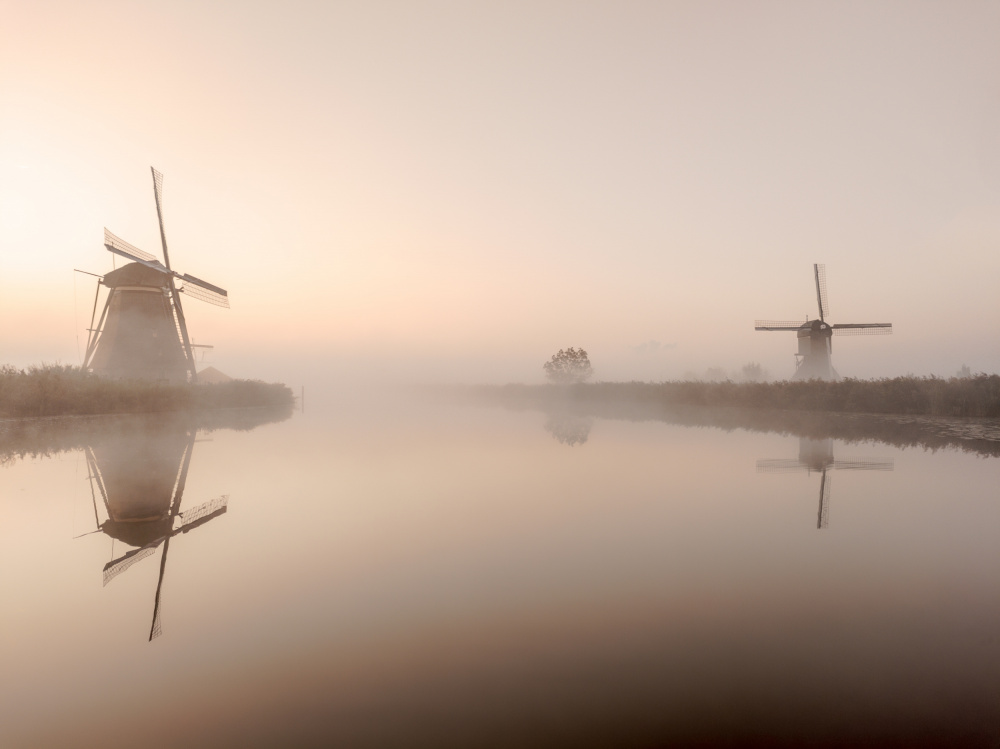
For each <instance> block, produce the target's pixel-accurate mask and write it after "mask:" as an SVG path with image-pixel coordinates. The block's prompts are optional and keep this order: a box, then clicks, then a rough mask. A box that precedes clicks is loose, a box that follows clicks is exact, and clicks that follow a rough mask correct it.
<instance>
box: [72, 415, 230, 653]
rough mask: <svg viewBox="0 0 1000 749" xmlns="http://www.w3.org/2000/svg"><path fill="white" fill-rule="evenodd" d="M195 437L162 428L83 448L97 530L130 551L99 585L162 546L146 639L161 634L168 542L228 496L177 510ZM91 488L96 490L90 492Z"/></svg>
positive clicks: (209, 516)
mask: <svg viewBox="0 0 1000 749" xmlns="http://www.w3.org/2000/svg"><path fill="white" fill-rule="evenodd" d="M195 434H196V430H194V429H181V430H177V429H172V428H168V429H163V428H161V429H158V430H155V431H153V432H150V433H146V434H143V433H139V434H122V435H116V438H115V439H113V440H110V441H109V442H107V443H104V444H96V445H91V446H88V447H87V448H86V456H87V467H88V469H89V472H88V473H89V475H88V478H89V479H90V482H91V484H90V486H91V500H92V502H93V505H94V522H95V523H96V524H97V531H100V532H102V533H104V534H105V535H107V536H110V537H111V538H112V539H114V540H116V541H121V542H123V543H125V544H127V545H129V546H132V547H135V548H133V549H132V550H131V551H129V552H127V553H125V554H123V555H122V556H120V557H118V558H117V559H113V560H111V561H110V562H108V563H107V564H106V565H105V566H104V585H107V584H108V583H109V582H111V581H112V580H114V579H115V578H116V577H117V576H118V575H120V574H121V573H123V572H125V570H127V569H129V568H130V567H131V566H132V565H134V564H135V563H136V562H139V561H142V560H143V559H145V558H146V557H149V556H152V555H153V554H154V553H155V552H156V550H157V549H158V548H160V547H161V546H162V547H163V551H162V554H161V556H160V575H159V578H158V579H157V583H156V594H155V597H154V599H153V621H152V625H151V626H150V630H149V639H150V641H152V640H153V639H154V638H156V637H159V636H160V635H161V634H162V633H163V628H162V625H161V619H160V612H161V605H160V604H161V593H162V591H163V576H164V573H165V572H166V568H167V552H168V551H169V550H170V540H171V539H172V538H174V537H175V536H178V535H180V534H184V533H188V532H190V531H192V530H194V529H195V528H198V527H200V526H202V525H204V524H205V523H207V522H209V521H210V520H214V519H215V518H217V517H219V516H220V515H223V514H225V512H226V511H227V510H228V505H229V497H228V496H221V497H217V498H215V499H212V500H210V501H208V502H205V503H203V504H201V505H198V506H197V507H194V508H192V509H190V510H186V511H184V512H181V510H180V506H181V500H182V498H183V495H184V486H185V484H186V482H187V475H188V468H189V467H190V465H191V453H192V451H193V449H194V442H195ZM95 487H96V488H97V490H98V491H97V492H94V488H95ZM98 493H99V494H100V495H101V499H102V500H103V504H104V509H105V512H106V514H107V518H106V519H105V520H104V521H103V522H101V520H100V517H99V514H98V508H97V494H98ZM97 531H94V532H97Z"/></svg>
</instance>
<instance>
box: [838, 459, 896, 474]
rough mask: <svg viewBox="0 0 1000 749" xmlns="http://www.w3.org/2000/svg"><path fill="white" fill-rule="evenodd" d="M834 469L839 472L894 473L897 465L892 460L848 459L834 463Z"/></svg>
mask: <svg viewBox="0 0 1000 749" xmlns="http://www.w3.org/2000/svg"><path fill="white" fill-rule="evenodd" d="M832 467H833V468H836V469H837V470H838V471H893V470H895V469H896V464H895V463H894V462H893V459H892V458H880V459H869V458H846V459H844V460H835V461H833V464H832Z"/></svg>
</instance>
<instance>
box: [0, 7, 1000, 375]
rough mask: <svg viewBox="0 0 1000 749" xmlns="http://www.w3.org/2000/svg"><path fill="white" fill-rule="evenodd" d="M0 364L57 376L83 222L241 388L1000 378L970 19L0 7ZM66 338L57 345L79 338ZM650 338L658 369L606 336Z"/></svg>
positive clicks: (66, 348)
mask: <svg viewBox="0 0 1000 749" xmlns="http://www.w3.org/2000/svg"><path fill="white" fill-rule="evenodd" d="M0 18H2V23H0V320H2V322H3V326H2V332H0V362H9V363H13V364H16V365H19V366H25V365H27V364H31V363H35V362H41V361H47V362H52V361H61V362H64V363H79V361H80V350H81V349H82V347H83V343H84V342H85V340H86V338H85V336H86V333H85V331H84V328H85V327H86V326H87V325H88V324H89V321H90V310H91V305H92V303H93V294H94V283H93V281H94V279H93V278H92V277H89V276H83V275H80V274H76V273H74V272H73V269H74V268H79V269H82V270H87V271H91V272H95V273H104V272H107V271H109V270H111V268H112V256H111V255H110V254H109V253H108V252H106V251H105V250H104V247H103V242H102V240H103V227H104V226H107V227H108V228H110V229H111V230H112V231H113V232H115V233H116V234H118V235H119V236H121V237H122V238H124V239H125V240H127V241H129V242H131V243H133V244H136V245H138V246H139V247H142V248H144V249H146V250H148V251H150V252H155V253H157V254H159V253H160V247H159V235H158V230H157V223H156V212H155V206H154V203H153V194H152V181H151V178H150V175H149V167H150V166H151V165H153V166H156V168H157V169H159V170H160V171H161V172H163V174H164V175H165V181H164V194H165V200H164V202H165V206H164V212H165V221H166V232H167V239H168V243H169V246H170V254H171V261H172V264H173V266H174V267H175V268H176V269H177V270H180V271H182V272H187V273H191V274H193V275H196V276H199V277H201V278H204V279H205V280H207V281H209V282H211V283H214V284H217V285H219V286H222V287H224V288H226V289H228V291H229V294H230V299H231V303H232V309H230V310H221V309H218V308H216V307H211V306H209V305H205V304H202V303H200V302H198V301H196V300H189V301H188V303H187V304H186V305H185V311H186V313H187V316H188V318H189V327H190V329H191V332H192V335H193V337H194V339H195V341H196V342H199V343H211V344H214V345H215V346H216V348H215V349H214V350H213V352H212V354H211V357H210V363H212V364H214V365H215V366H217V367H218V368H220V369H222V370H223V371H226V372H227V373H229V374H232V375H234V376H238V377H260V378H264V379H280V380H283V381H286V382H289V383H290V384H293V385H294V384H298V383H299V382H306V381H308V382H316V381H322V380H323V379H324V378H327V377H334V376H337V375H345V374H349V373H355V374H357V373H369V374H372V375H375V374H382V375H387V374H392V375H398V374H400V373H406V374H410V375H412V376H415V377H417V378H422V379H431V378H435V377H446V378H448V379H452V380H455V379H458V380H473V381H474V380H484V381H494V382H503V381H525V382H535V381H541V380H542V370H541V365H542V363H543V362H544V361H545V360H546V359H547V358H548V357H549V356H550V355H551V354H552V353H554V352H555V351H556V350H557V349H559V348H563V347H566V346H582V347H584V348H586V349H587V350H588V351H589V352H590V356H591V360H592V362H593V364H594V367H595V370H596V373H597V377H598V378H604V379H629V378H641V379H665V378H676V377H680V376H682V375H683V374H684V373H685V372H688V371H704V370H705V369H706V368H708V367H723V368H726V369H729V370H733V369H737V368H739V367H740V366H741V365H742V364H745V363H747V362H750V361H757V362H760V363H761V364H763V365H764V367H765V368H767V369H768V370H770V372H771V373H772V375H775V376H781V377H787V376H790V375H791V372H792V369H793V366H794V364H793V357H792V354H793V352H794V351H795V341H794V335H792V334H790V333H789V334H782V333H758V332H755V331H754V330H753V324H754V320H755V319H756V318H772V319H797V318H802V319H804V318H805V317H806V316H807V315H808V316H810V317H815V316H816V314H817V312H816V302H815V291H814V287H813V278H812V264H813V263H815V262H821V263H825V264H826V268H827V276H828V284H829V296H830V308H831V315H830V319H831V320H832V321H833V322H835V323H836V322H847V323H852V322H892V323H893V324H894V334H893V335H892V336H891V337H874V336H873V337H863V338H836V339H834V364H835V366H836V367H837V368H838V370H839V371H840V372H841V374H843V375H853V376H860V377H873V376H892V375H896V374H906V373H915V374H930V373H936V374H942V375H951V374H954V373H955V371H956V370H957V369H958V368H959V366H961V365H962V364H968V365H969V366H970V367H972V369H973V370H974V371H989V372H996V371H998V370H1000V346H998V337H1000V336H998V327H1000V295H998V294H997V287H998V281H1000V43H998V39H1000V3H996V2H954V1H950V2H871V1H868V0H866V1H865V2H843V1H838V2H716V3H713V2H675V3H670V2H579V1H573V2H544V1H541V0H534V1H532V2H508V1H505V2H491V3H487V2H418V1H417V0H410V1H408V2H372V1H370V0H366V1H364V2H280V3H279V2H249V1H247V0H244V1H242V2H201V1H199V2H176V1H175V2H170V3H154V2H86V1H83V0H77V1H74V2H39V1H37V0H32V1H31V2H28V1H23V2H19V1H17V0H13V1H12V0H0ZM78 336H79V343H78ZM649 341H658V342H660V343H661V344H673V345H672V346H669V347H667V346H665V347H661V348H660V350H659V351H657V352H655V353H648V349H649V348H651V347H647V353H645V354H642V353H638V352H636V351H635V348H636V347H639V346H641V345H642V344H644V343H647V342H649Z"/></svg>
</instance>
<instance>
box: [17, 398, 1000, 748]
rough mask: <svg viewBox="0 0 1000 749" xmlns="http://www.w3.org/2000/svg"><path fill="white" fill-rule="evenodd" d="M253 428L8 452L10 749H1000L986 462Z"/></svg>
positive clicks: (388, 427)
mask: <svg viewBox="0 0 1000 749" xmlns="http://www.w3.org/2000/svg"><path fill="white" fill-rule="evenodd" d="M257 420H259V421H266V420H267V419H265V418H263V417H261V418H258V419H257ZM253 421H254V418H248V419H244V420H243V421H242V422H241V423H240V424H239V425H238V426H240V427H241V428H240V429H231V428H226V425H224V424H221V423H218V422H217V423H215V424H212V425H210V426H214V427H216V428H214V429H213V430H211V431H208V430H206V429H205V428H204V426H205V425H202V428H201V429H196V428H195V427H196V426H197V425H193V424H191V423H185V422H183V421H171V422H166V423H162V422H151V421H150V420H143V419H138V420H121V419H119V420H118V421H111V420H103V421H102V420H88V421H86V422H76V423H75V424H74V425H71V426H66V424H65V423H64V422H59V423H58V424H54V425H53V424H49V425H48V426H45V427H44V428H39V429H36V430H35V432H32V433H31V434H30V435H28V436H26V437H23V438H17V439H23V444H24V445H27V447H26V448H25V447H24V446H23V445H22V447H21V448H20V451H25V450H26V451H27V453H28V454H27V455H26V456H25V457H23V458H20V457H17V456H16V455H14V454H13V453H15V452H18V450H17V449H15V448H16V443H17V439H15V438H12V437H8V438H7V441H6V443H5V444H6V449H7V457H6V463H5V465H3V466H0V570H2V572H0V597H2V601H3V616H2V619H0V633H2V637H0V664H2V670H0V687H2V701H0V746H2V747H62V746H66V747H69V746H73V747H89V746H95V747H96V746H100V747H126V746H127V747H133V748H134V747H160V746H234V747H245V746H289V745H293V746H296V745H297V746H311V745H316V746H333V745H336V746H436V747H440V746H528V745H539V746H554V745H576V746H581V745H582V746H590V745H595V746H656V745H663V744H671V743H673V744H699V743H700V744H706V745H717V744H722V745H724V744H732V745H747V744H752V743H759V744H787V745H794V744H799V743H801V742H810V743H812V744H823V743H829V744H843V743H849V742H861V743H866V744H871V743H886V744H892V743H895V744H898V745H907V746H912V745H914V744H948V743H952V744H954V745H958V746H977V745H978V746H998V745H1000V492H998V485H1000V459H997V458H993V457H977V456H975V455H971V454H966V453H963V452H960V451H958V450H955V449H945V450H938V451H936V452H931V451H926V450H922V449H913V448H910V449H905V450H903V449H899V448H897V447H892V446H889V445H887V444H883V443H877V442H871V443H857V444H848V443H844V442H842V441H839V440H823V439H811V440H804V439H799V438H797V437H794V436H782V435H780V434H775V433H770V434H761V433H752V432H748V431H743V430H739V429H737V430H732V431H724V430H720V429H710V428H694V427H684V426H677V425H671V424H668V423H662V422H640V423H636V422H629V421H617V420H611V419H587V418H580V417H573V416H567V415H558V414H556V415H551V414H544V413H539V412H532V411H522V412H514V411H506V410H503V409H499V408H485V407H481V408H473V407H460V406H457V405H442V404H441V403H434V404H423V405H421V404H418V403H411V402H406V401H402V400H388V401H381V402H379V403H378V405H377V406H376V407H373V406H371V405H370V404H365V403H362V402H354V403H349V402H347V401H345V402H344V403H340V404H331V405H328V406H324V407H315V408H312V407H311V408H310V410H307V411H306V413H304V414H301V413H296V414H294V415H293V416H292V417H291V418H289V419H287V420H284V421H277V422H274V423H265V424H262V425H260V426H257V427H256V428H249V427H251V426H252V423H253ZM9 431H10V430H9V429H8V432H9ZM32 451H35V452H36V453H37V452H39V451H41V452H43V453H48V454H47V455H37V454H36V455H34V456H32V454H31V453H32ZM178 496H179V497H180V501H179V504H178V502H177V497H178ZM171 503H173V504H171ZM817 526H822V527H817Z"/></svg>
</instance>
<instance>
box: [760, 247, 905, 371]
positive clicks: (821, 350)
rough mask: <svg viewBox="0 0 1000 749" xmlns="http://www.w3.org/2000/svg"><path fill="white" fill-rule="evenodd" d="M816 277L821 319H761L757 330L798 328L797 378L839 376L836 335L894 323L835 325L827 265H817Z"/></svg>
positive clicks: (885, 330) (875, 330) (886, 329)
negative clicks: (831, 320) (834, 357)
mask: <svg viewBox="0 0 1000 749" xmlns="http://www.w3.org/2000/svg"><path fill="white" fill-rule="evenodd" d="M813 272H814V274H815V277H816V304H817V306H818V307H819V319H818V320H809V319H806V320H805V321H804V322H803V321H789V320H757V321H756V323H755V324H754V330H789V331H795V333H796V335H797V338H798V342H799V349H798V352H797V353H796V354H795V358H796V366H795V374H794V375H793V377H792V379H795V380H809V379H813V378H815V379H820V380H839V379H840V375H838V374H837V371H836V370H835V369H834V368H833V365H832V364H831V362H830V353H831V351H832V350H833V345H832V344H833V341H832V337H833V336H834V335H889V334H891V333H892V323H887V322H877V323H840V324H837V325H831V324H830V323H829V322H827V320H826V318H827V317H829V316H830V303H829V301H828V300H827V295H826V267H825V266H824V265H820V264H816V265H813Z"/></svg>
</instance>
